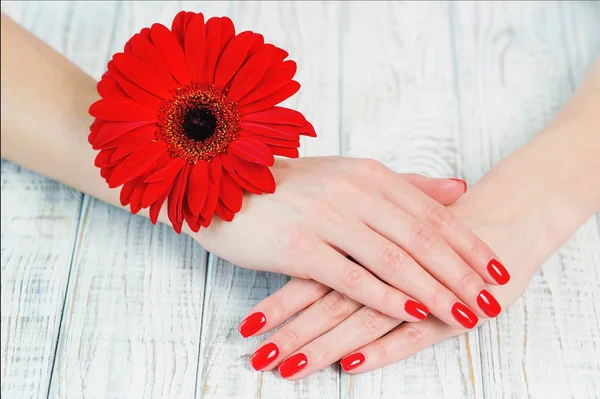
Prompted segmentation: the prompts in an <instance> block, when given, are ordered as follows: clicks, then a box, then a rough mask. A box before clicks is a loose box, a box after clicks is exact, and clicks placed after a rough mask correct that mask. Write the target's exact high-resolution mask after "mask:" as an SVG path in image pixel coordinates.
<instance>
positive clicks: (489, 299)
mask: <svg viewBox="0 0 600 399" xmlns="http://www.w3.org/2000/svg"><path fill="white" fill-rule="evenodd" d="M477 304H478V305H479V307H480V308H481V310H483V311H484V312H485V314H486V315H488V316H490V317H496V316H498V315H499V314H500V312H501V311H502V308H501V307H500V304H499V303H498V301H497V300H496V298H494V296H493V295H492V294H490V293H489V292H488V291H486V290H483V291H481V292H480V293H479V295H477Z"/></svg>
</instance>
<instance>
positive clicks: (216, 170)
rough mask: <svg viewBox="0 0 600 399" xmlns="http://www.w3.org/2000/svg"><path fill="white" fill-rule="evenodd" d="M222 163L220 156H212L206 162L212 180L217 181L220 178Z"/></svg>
mask: <svg viewBox="0 0 600 399" xmlns="http://www.w3.org/2000/svg"><path fill="white" fill-rule="evenodd" d="M222 169H223V168H222V164H221V159H220V157H215V158H213V159H212V160H211V161H210V162H209V164H208V170H209V171H210V178H211V179H212V180H213V181H216V182H218V181H219V180H220V179H221V170H222Z"/></svg>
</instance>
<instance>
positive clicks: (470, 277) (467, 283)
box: [459, 270, 480, 292]
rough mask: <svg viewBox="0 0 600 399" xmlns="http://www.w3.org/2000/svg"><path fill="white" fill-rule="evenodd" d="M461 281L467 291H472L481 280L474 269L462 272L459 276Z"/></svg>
mask: <svg viewBox="0 0 600 399" xmlns="http://www.w3.org/2000/svg"><path fill="white" fill-rule="evenodd" d="M459 281H460V286H461V287H462V288H463V289H464V290H465V291H467V292H468V291H471V289H472V288H474V287H476V286H477V285H479V284H478V283H479V282H480V281H479V276H478V275H477V274H476V273H475V272H474V271H472V270H468V271H467V272H465V273H464V274H462V275H461V276H460V277H459Z"/></svg>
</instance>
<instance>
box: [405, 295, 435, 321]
mask: <svg viewBox="0 0 600 399" xmlns="http://www.w3.org/2000/svg"><path fill="white" fill-rule="evenodd" d="M404 310H406V313H408V314H409V315H411V316H412V317H416V318H417V319H419V320H425V319H426V318H427V315H428V314H429V309H427V307H426V306H425V305H421V304H420V303H419V302H416V301H413V300H410V299H409V300H408V301H406V303H405V304H404Z"/></svg>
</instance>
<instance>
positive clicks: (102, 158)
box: [94, 150, 115, 168]
mask: <svg viewBox="0 0 600 399" xmlns="http://www.w3.org/2000/svg"><path fill="white" fill-rule="evenodd" d="M114 152H115V151H114V150H102V151H100V152H99V153H98V155H96V159H94V165H96V167H97V168H106V167H109V166H113V163H111V161H110V159H111V157H112V154H113V153H114Z"/></svg>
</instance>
